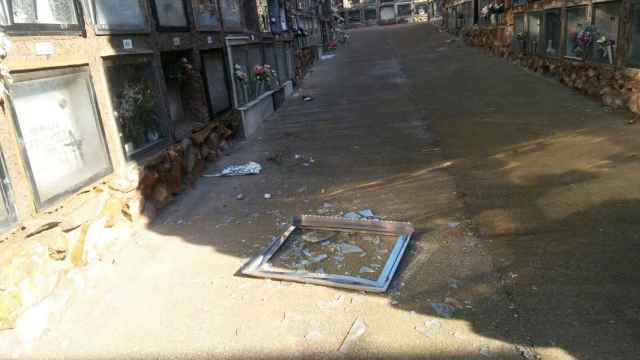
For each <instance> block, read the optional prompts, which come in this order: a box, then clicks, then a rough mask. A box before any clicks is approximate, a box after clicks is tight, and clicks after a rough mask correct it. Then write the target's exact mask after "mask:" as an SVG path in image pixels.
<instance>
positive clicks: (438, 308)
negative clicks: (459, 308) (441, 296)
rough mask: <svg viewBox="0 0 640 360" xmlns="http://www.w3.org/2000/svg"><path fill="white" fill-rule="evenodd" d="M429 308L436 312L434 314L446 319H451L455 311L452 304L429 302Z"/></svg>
mask: <svg viewBox="0 0 640 360" xmlns="http://www.w3.org/2000/svg"><path fill="white" fill-rule="evenodd" d="M431 308H432V309H433V310H434V311H435V312H436V314H438V315H439V316H442V317H443V318H447V319H451V317H453V314H454V313H455V311H456V308H454V307H453V306H451V305H449V304H443V303H431Z"/></svg>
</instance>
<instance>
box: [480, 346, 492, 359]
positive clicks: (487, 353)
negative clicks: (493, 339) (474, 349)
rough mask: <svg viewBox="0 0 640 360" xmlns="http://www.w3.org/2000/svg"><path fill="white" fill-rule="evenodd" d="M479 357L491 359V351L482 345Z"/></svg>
mask: <svg viewBox="0 0 640 360" xmlns="http://www.w3.org/2000/svg"><path fill="white" fill-rule="evenodd" d="M480 355H482V356H484V357H491V351H490V350H489V347H488V346H487V345H484V346H482V347H481V348H480Z"/></svg>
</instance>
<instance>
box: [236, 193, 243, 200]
mask: <svg viewBox="0 0 640 360" xmlns="http://www.w3.org/2000/svg"><path fill="white" fill-rule="evenodd" d="M242 199H244V195H242V194H238V195H237V196H236V200H242Z"/></svg>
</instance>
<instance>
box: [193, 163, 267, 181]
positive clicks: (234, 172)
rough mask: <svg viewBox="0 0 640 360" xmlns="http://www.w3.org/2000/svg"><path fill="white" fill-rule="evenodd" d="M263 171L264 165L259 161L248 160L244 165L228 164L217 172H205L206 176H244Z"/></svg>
mask: <svg viewBox="0 0 640 360" xmlns="http://www.w3.org/2000/svg"><path fill="white" fill-rule="evenodd" d="M260 172H262V166H261V165H260V164H258V163H257V162H253V161H251V162H248V163H246V164H242V165H232V166H227V167H226V168H224V169H223V170H222V171H221V172H219V173H217V174H205V175H203V176H206V177H222V176H244V175H258V174H260Z"/></svg>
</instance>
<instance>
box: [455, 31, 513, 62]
mask: <svg viewBox="0 0 640 360" xmlns="http://www.w3.org/2000/svg"><path fill="white" fill-rule="evenodd" d="M463 37H464V39H465V42H466V43H467V44H468V45H470V46H473V47H478V48H483V49H486V50H488V51H489V52H490V53H491V54H492V55H494V56H498V57H501V58H509V57H511V56H512V55H513V50H512V49H511V44H510V42H509V41H508V40H507V38H508V35H507V33H506V29H505V28H501V27H492V28H479V27H473V28H469V29H467V30H465V32H464V33H463Z"/></svg>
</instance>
